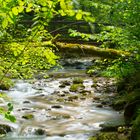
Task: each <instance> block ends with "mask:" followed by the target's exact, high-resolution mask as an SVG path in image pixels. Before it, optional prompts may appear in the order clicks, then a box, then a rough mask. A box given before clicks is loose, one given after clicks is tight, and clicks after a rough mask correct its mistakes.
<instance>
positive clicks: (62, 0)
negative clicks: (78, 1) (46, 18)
mask: <svg viewBox="0 0 140 140" xmlns="http://www.w3.org/2000/svg"><path fill="white" fill-rule="evenodd" d="M60 7H61V8H62V9H63V10H67V6H66V4H65V2H64V0H61V1H60Z"/></svg>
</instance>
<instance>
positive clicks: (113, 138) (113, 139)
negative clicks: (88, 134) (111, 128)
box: [97, 132, 119, 140]
mask: <svg viewBox="0 0 140 140" xmlns="http://www.w3.org/2000/svg"><path fill="white" fill-rule="evenodd" d="M97 140H119V139H118V134H117V133H115V132H105V133H100V134H99V135H98V136H97Z"/></svg>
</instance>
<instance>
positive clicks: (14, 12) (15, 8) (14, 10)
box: [12, 7, 18, 16]
mask: <svg viewBox="0 0 140 140" xmlns="http://www.w3.org/2000/svg"><path fill="white" fill-rule="evenodd" d="M12 12H13V14H14V15H16V16H17V15H18V8H17V7H13V8H12Z"/></svg>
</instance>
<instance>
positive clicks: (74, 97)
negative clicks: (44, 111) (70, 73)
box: [68, 95, 78, 101]
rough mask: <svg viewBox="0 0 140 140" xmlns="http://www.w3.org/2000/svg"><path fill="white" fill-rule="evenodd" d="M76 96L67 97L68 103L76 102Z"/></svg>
mask: <svg viewBox="0 0 140 140" xmlns="http://www.w3.org/2000/svg"><path fill="white" fill-rule="evenodd" d="M77 99H78V96H77V95H71V96H69V97H68V101H73V100H77Z"/></svg>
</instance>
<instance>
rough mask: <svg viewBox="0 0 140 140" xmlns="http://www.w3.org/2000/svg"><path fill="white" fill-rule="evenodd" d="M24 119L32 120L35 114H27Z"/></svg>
mask: <svg viewBox="0 0 140 140" xmlns="http://www.w3.org/2000/svg"><path fill="white" fill-rule="evenodd" d="M22 118H24V119H26V120H30V119H33V118H34V115H33V114H26V115H23V116H22Z"/></svg>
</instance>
